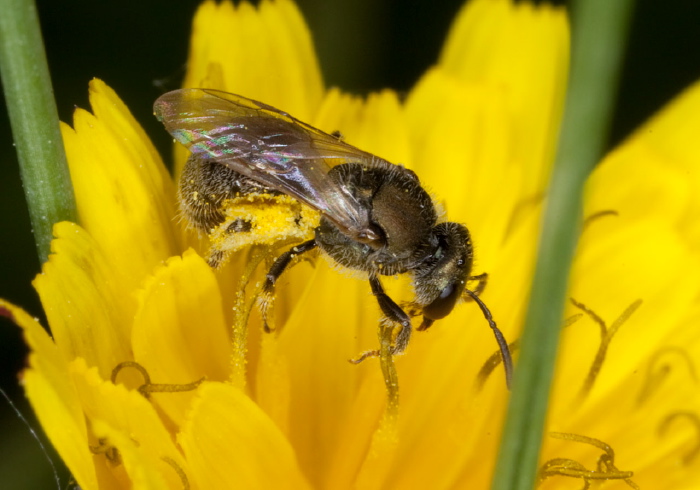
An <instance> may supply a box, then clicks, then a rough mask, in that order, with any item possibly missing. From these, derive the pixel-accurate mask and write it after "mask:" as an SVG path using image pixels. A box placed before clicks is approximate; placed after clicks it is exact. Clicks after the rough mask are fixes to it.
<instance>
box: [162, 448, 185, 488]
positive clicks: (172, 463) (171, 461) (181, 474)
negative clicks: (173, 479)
mask: <svg viewBox="0 0 700 490" xmlns="http://www.w3.org/2000/svg"><path fill="white" fill-rule="evenodd" d="M160 459H162V460H163V461H164V462H166V463H168V464H169V465H170V466H171V467H172V468H173V469H174V470H175V473H177V476H179V477H180V481H181V482H182V488H183V490H190V481H189V479H188V478H187V475H186V474H185V472H184V471H183V470H182V468H180V465H179V464H177V463H176V462H175V460H174V459H172V458H169V457H167V456H163V457H162V458H160Z"/></svg>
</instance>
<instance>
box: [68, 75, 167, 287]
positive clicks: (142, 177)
mask: <svg viewBox="0 0 700 490" xmlns="http://www.w3.org/2000/svg"><path fill="white" fill-rule="evenodd" d="M90 90H91V93H90V103H91V105H92V108H93V111H94V115H93V114H90V113H89V112H86V111H84V110H82V109H78V110H76V112H75V115H74V121H73V124H74V129H71V128H70V127H68V126H67V125H65V124H64V125H62V131H63V139H64V143H65V146H66V154H67V157H68V164H69V168H70V173H71V180H72V182H73V188H74V189H75V195H76V201H77V204H78V213H79V215H80V221H81V223H82V226H83V227H85V229H86V230H87V231H88V233H90V235H91V236H92V237H93V238H94V239H95V240H96V241H97V243H99V244H100V247H101V248H102V249H103V250H104V252H105V254H106V256H107V258H108V259H109V262H110V263H111V264H112V266H113V269H114V275H115V277H116V278H117V279H119V280H123V281H124V283H125V286H126V287H127V288H128V289H134V288H136V287H137V286H138V285H139V283H140V281H141V280H142V279H143V277H144V276H145V275H146V274H148V273H149V272H150V271H151V269H152V268H153V267H154V266H155V265H156V264H158V263H159V262H160V261H161V260H163V259H165V258H166V257H168V256H170V255H175V253H177V250H178V249H179V245H178V243H177V242H178V238H177V233H176V231H175V226H174V222H173V216H175V209H174V189H173V186H172V182H171V180H170V177H169V176H168V174H167V171H166V169H165V167H164V166H163V163H162V161H161V160H160V157H159V156H158V154H157V152H156V151H155V149H154V148H153V145H152V144H151V143H150V141H149V140H148V138H147V137H146V135H145V133H144V132H143V130H142V129H141V127H140V126H139V125H138V123H137V122H136V120H135V119H134V118H133V116H132V115H131V113H129V110H128V109H127V108H126V106H125V105H124V104H123V103H122V102H121V100H119V98H118V97H117V96H116V94H115V93H114V92H113V91H112V90H111V89H110V88H109V87H107V86H106V85H105V84H104V83H103V82H101V81H99V80H93V81H92V82H91V84H90ZM178 233H179V232H178Z"/></svg>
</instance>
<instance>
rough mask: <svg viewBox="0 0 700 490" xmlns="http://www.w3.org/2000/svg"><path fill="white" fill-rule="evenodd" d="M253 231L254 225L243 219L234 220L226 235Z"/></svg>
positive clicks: (227, 228)
mask: <svg viewBox="0 0 700 490" xmlns="http://www.w3.org/2000/svg"><path fill="white" fill-rule="evenodd" d="M252 229H253V223H251V222H250V221H249V220H245V219H243V218H238V219H235V220H233V221H232V222H231V223H230V224H229V225H228V226H227V227H226V233H245V232H248V231H250V230H252Z"/></svg>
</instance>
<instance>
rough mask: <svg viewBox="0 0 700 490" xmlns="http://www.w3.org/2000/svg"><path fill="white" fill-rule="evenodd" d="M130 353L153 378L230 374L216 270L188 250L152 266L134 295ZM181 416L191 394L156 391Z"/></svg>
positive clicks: (228, 345)
mask: <svg viewBox="0 0 700 490" xmlns="http://www.w3.org/2000/svg"><path fill="white" fill-rule="evenodd" d="M138 301H139V307H138V310H137V312H136V317H135V319H134V330H133V332H134V333H133V337H132V342H133V348H134V358H135V360H136V361H137V362H139V363H140V364H141V365H142V366H144V368H146V370H147V371H148V373H149V375H150V376H151V378H152V380H153V382H154V383H173V384H186V383H192V382H194V381H197V380H198V379H200V378H202V377H206V378H207V379H208V380H210V381H225V380H226V379H228V376H229V372H230V363H231V340H230V336H229V332H228V327H227V324H226V322H225V321H224V316H223V310H222V302H221V295H220V293H219V288H218V285H217V282H216V278H215V277H214V272H213V271H212V269H211V268H210V267H209V266H208V265H207V263H206V262H204V260H203V259H202V258H201V257H200V256H199V255H197V254H196V253H194V252H193V251H192V250H190V251H187V252H185V254H184V255H183V256H182V258H180V257H172V258H170V259H169V260H168V262H167V263H166V265H165V266H164V267H160V268H158V269H156V271H155V272H154V274H153V276H151V277H149V278H148V280H147V281H146V283H145V285H144V288H143V290H141V291H139V294H138ZM154 397H155V398H156V399H157V400H158V401H159V403H160V404H161V406H162V407H163V408H164V409H165V410H166V412H167V413H168V414H169V415H170V416H171V417H172V418H173V419H174V420H176V421H178V422H180V421H182V418H183V417H184V412H185V410H186V409H187V407H188V404H189V399H190V398H191V396H189V395H186V394H182V395H180V394H174V393H168V394H164V395H154Z"/></svg>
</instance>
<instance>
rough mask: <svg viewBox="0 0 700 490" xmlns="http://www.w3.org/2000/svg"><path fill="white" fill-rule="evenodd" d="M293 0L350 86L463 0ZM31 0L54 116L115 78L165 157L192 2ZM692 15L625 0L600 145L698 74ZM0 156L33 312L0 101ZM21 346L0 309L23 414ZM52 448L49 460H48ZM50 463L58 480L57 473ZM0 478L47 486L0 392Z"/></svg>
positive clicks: (436, 29)
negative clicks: (608, 119) (625, 45)
mask: <svg viewBox="0 0 700 490" xmlns="http://www.w3.org/2000/svg"><path fill="white" fill-rule="evenodd" d="M297 1H298V4H299V6H300V8H301V10H302V12H303V14H304V15H305V17H306V19H307V22H308V24H309V26H310V28H311V31H312V33H313V36H314V41H315V45H316V49H317V52H318V55H319V57H320V61H321V67H322V70H323V74H324V77H325V81H326V85H327V86H334V85H335V86H340V87H342V88H343V89H345V90H347V91H350V92H354V93H358V94H365V93H367V92H368V91H370V90H375V89H380V88H383V87H393V88H395V89H397V90H399V91H407V90H409V89H410V88H411V86H412V85H413V84H414V83H415V82H416V80H417V79H418V77H419V76H420V74H421V73H422V72H423V71H424V70H425V69H426V68H427V67H428V66H429V65H431V64H433V63H434V62H435V60H436V58H437V55H438V52H439V49H440V47H441V45H442V42H443V41H444V37H445V34H446V32H447V28H448V26H449V25H450V21H451V19H452V18H453V17H454V15H455V13H456V12H457V11H458V9H459V8H460V7H461V5H462V3H463V2H462V0H447V1H443V2H425V1H420V0H410V1H404V2H378V1H374V0H362V1H360V0H354V1H353V0H297ZM37 3H38V9H39V15H40V18H41V22H42V29H43V33H44V39H45V43H46V50H47V56H48V60H49V66H50V69H51V74H52V79H53V83H54V90H55V93H56V100H57V103H58V110H59V115H60V118H61V120H63V121H67V122H70V121H71V120H72V111H73V108H74V107H75V106H80V107H83V108H89V105H88V102H87V101H88V98H87V84H88V81H89V80H90V79H91V78H93V77H98V78H101V79H103V80H104V81H105V82H107V83H108V84H109V85H110V86H111V87H112V88H114V89H115V90H116V92H117V93H118V94H119V96H120V97H121V98H122V99H123V100H124V102H125V103H126V104H127V106H128V107H129V108H130V109H131V111H132V112H133V114H134V116H135V117H136V118H137V120H139V121H140V122H141V124H142V125H143V126H144V127H145V129H146V132H147V133H148V134H149V135H150V136H151V138H153V140H154V141H155V143H156V145H157V146H158V147H159V148H160V149H161V150H162V152H163V153H164V154H165V156H166V160H167V158H168V155H169V153H170V146H171V137H170V136H168V135H167V134H166V132H165V131H163V130H162V127H160V124H159V123H157V122H156V120H155V119H154V118H153V116H152V109H151V107H152V103H153V101H154V100H155V99H156V97H157V96H158V95H160V94H161V93H162V92H163V91H165V90H169V89H174V88H177V87H178V86H179V83H180V80H181V78H182V76H183V74H184V69H185V66H184V63H185V59H186V55H187V46H188V36H189V29H190V22H191V17H192V14H193V13H194V11H195V9H196V7H197V5H198V4H199V2H198V1H195V0H185V1H172V0H150V1H142V2H140V4H139V5H138V7H136V8H135V7H133V6H131V4H132V2H123V1H120V2H117V1H101V2H95V1H94V0H64V1H60V2H57V1H56V0H38V1H37ZM557 3H559V4H562V3H565V2H562V1H559V2H557ZM438 4H439V6H438ZM699 21H700V2H698V1H697V0H666V1H664V2H660V1H658V0H639V1H638V2H637V11H636V16H635V18H634V21H633V24H632V27H631V33H630V41H629V49H628V54H627V57H626V60H625V64H624V70H623V74H622V80H621V89H620V96H619V101H618V106H617V109H616V116H615V120H614V125H613V129H612V134H611V143H610V144H611V145H613V144H615V143H617V142H619V141H620V140H621V139H622V138H624V137H625V136H626V135H627V134H629V132H630V131H632V130H633V129H634V128H635V127H636V126H638V125H639V124H640V123H642V122H643V121H644V120H645V119H646V118H647V117H649V116H650V115H651V114H653V112H654V111H656V110H657V109H659V108H660V107H661V106H662V105H663V104H664V103H665V102H667V101H669V100H670V99H671V98H672V97H673V96H674V95H675V94H677V93H679V92H680V91H681V90H682V89H683V88H684V87H686V86H688V85H689V84H690V83H692V82H693V81H694V80H696V79H697V78H698V76H699V75H700V54H698V53H700V29H698V25H699V23H698V22H699ZM0 103H2V104H4V100H3V101H2V102H0ZM0 157H1V158H2V161H1V164H0V297H2V298H5V299H8V300H10V301H12V302H14V303H16V304H19V305H22V306H23V307H24V308H25V309H27V310H28V311H29V312H30V313H31V314H32V315H36V316H38V317H39V318H43V316H42V315H43V314H42V312H41V306H40V304H39V302H38V299H37V296H36V294H35V293H34V291H33V289H32V288H31V285H30V281H31V280H32V278H33V277H34V275H35V274H36V273H37V272H38V271H39V262H38V259H37V256H36V249H35V246H34V243H33V239H32V234H31V227H30V224H29V216H28V213H27V210H26V206H25V204H24V195H23V192H22V187H21V182H20V178H19V173H18V169H17V160H16V157H15V155H14V149H13V147H12V137H11V133H10V128H9V123H8V121H7V115H6V111H5V110H4V105H3V108H2V110H0ZM44 324H45V322H44ZM25 356H26V349H25V348H24V346H23V344H22V341H21V339H20V336H19V334H18V329H16V328H15V327H14V326H13V325H12V324H11V323H9V322H8V321H6V320H5V319H0V387H1V388H2V389H3V390H4V391H5V392H6V393H7V394H8V395H9V397H10V398H11V399H12V400H14V402H15V404H16V405H17V406H18V407H19V409H20V410H21V412H22V413H24V414H25V415H26V416H27V417H28V418H30V419H31V418H32V417H31V410H30V409H28V408H27V404H26V402H25V400H24V397H23V394H22V392H21V390H19V389H18V387H17V377H16V375H17V372H18V371H19V370H20V369H21V368H22V366H23V363H24V359H25ZM32 424H34V426H35V427H37V425H36V423H35V422H32ZM38 432H41V430H40V429H39V430H38ZM52 458H53V460H54V461H55V462H56V464H57V465H59V466H60V460H59V459H58V458H57V457H56V456H55V455H53V456H52ZM60 471H61V475H62V488H66V486H67V485H68V476H67V474H66V473H65V470H63V469H62V470H60ZM0 486H2V487H3V488H13V489H24V488H27V489H30V488H31V489H33V488H55V487H56V484H55V482H54V481H53V477H52V476H51V469H50V465H49V463H48V462H47V461H46V458H45V456H44V455H43V454H42V452H41V449H40V448H39V446H38V443H37V442H36V441H34V440H33V439H32V437H31V434H30V432H29V430H28V429H27V428H26V427H25V426H24V425H22V423H21V422H20V421H19V420H18V418H17V416H16V414H15V413H14V412H13V411H12V410H11V409H10V407H9V404H8V403H6V402H4V401H3V400H2V399H0Z"/></svg>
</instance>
